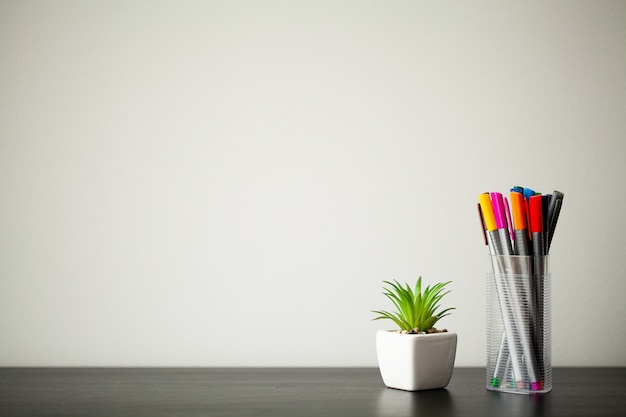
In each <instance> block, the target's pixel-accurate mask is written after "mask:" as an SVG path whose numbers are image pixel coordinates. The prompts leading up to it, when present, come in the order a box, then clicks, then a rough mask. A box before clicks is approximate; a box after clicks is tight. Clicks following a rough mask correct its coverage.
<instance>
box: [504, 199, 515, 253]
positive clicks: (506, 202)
mask: <svg viewBox="0 0 626 417" xmlns="http://www.w3.org/2000/svg"><path fill="white" fill-rule="evenodd" d="M504 211H505V212H506V222H507V224H508V225H509V234H510V235H511V241H513V243H515V233H513V220H512V219H511V210H510V208H509V200H507V199H506V197H504Z"/></svg>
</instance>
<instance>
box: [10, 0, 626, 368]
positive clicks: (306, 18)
mask: <svg viewBox="0 0 626 417" xmlns="http://www.w3.org/2000/svg"><path fill="white" fill-rule="evenodd" d="M625 22H626V2H622V1H615V2H611V1H587V2H581V1H553V2H543V1H537V2H518V3H515V4H511V3H506V4H502V3H501V2H465V1H459V2H426V1H362V0H355V1H299V2H294V1H288V0H285V1H278V0H271V1H221V2H218V1H212V2H206V1H196V2H194V1H180V2H179V1H126V0H123V1H122V0H120V1H54V2H52V1H35V2H33V1H6V0H2V1H0V365H2V366H21V365H44V366H49V365H50V366H57V365H58V366H63V365H71V366H73V365H87V366H89V365H97V366H109V365H121V366H152V365H162V366H178V365H183V366H376V357H375V347H374V333H375V330H376V329H380V328H386V327H390V325H389V324H386V323H384V322H372V321H371V319H372V318H373V317H374V315H373V314H372V313H371V312H370V310H372V309H379V308H390V307H391V306H390V305H389V304H388V302H387V301H386V299H385V298H384V297H383V295H382V294H381V285H382V283H381V281H382V280H383V279H392V278H396V279H398V280H401V281H409V280H414V279H416V278H417V277H418V276H419V275H422V276H423V277H424V279H425V280H426V281H427V282H430V283H432V282H435V281H440V280H453V284H452V285H451V289H452V293H451V294H450V296H449V298H448V300H447V301H448V303H447V304H448V305H452V306H456V307H457V310H456V311H455V312H454V313H453V315H452V316H450V317H447V318H445V319H444V320H442V322H441V325H442V326H444V327H447V328H449V329H451V330H455V331H457V332H458V333H459V338H460V340H459V347H458V356H457V365H459V366H468V365H472V366H479V365H483V364H484V358H485V353H484V351H485V343H484V338H485V308H484V304H485V295H484V293H485V282H484V274H485V265H486V264H485V254H486V248H485V247H484V246H483V245H482V240H481V236H480V232H479V225H478V219H477V214H476V208H475V204H476V202H477V196H478V194H479V193H481V192H483V191H502V192H506V191H507V190H508V189H509V188H510V187H511V186H513V185H517V184H519V185H524V186H529V187H533V188H535V189H537V190H539V191H543V192H552V191H553V190H554V189H558V190H561V191H563V192H564V193H565V206H564V209H563V212H562V214H561V219H560V223H559V227H558V230H557V233H556V236H555V238H554V241H553V246H552V251H551V254H552V258H553V259H552V261H553V279H554V281H553V315H552V322H553V363H554V364H555V365H620V366H624V365H626V354H625V353H624V348H623V347H624V345H626V333H625V332H626V330H625V323H624V317H625V316H626V314H625V313H626V311H625V308H624V294H625V293H626V284H625V283H626V261H625V259H626V257H625V256H624V241H626V228H625V225H626V221H625V219H624V209H625V208H626V199H625V195H626V193H625V190H626V168H625V164H624V159H625V156H626V135H625V134H626V24H625Z"/></svg>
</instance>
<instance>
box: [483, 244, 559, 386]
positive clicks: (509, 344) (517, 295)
mask: <svg viewBox="0 0 626 417" xmlns="http://www.w3.org/2000/svg"><path fill="white" fill-rule="evenodd" d="M551 278H552V277H551V273H550V262H549V256H547V255H546V256H540V257H532V256H499V255H491V256H490V257H489V267H488V272H487V275H486V279H487V282H486V288H487V367H486V368H487V375H486V386H487V389H488V390H491V391H501V392H510V393H516V394H543V393H546V392H549V391H550V390H551V389H552V359H551V348H552V341H551V309H550V308H551V301H550V300H551V285H552V284H551Z"/></svg>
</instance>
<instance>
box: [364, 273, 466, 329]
mask: <svg viewBox="0 0 626 417" xmlns="http://www.w3.org/2000/svg"><path fill="white" fill-rule="evenodd" d="M451 282H452V281H447V282H440V283H437V284H435V285H433V286H432V287H431V286H426V288H424V289H423V290H422V277H419V278H418V279H417V282H416V283H415V285H414V286H413V287H411V286H410V285H409V284H406V283H405V284H404V285H403V284H400V283H399V282H398V281H397V280H395V279H394V280H393V282H392V281H383V283H384V284H386V285H387V286H386V287H385V286H384V287H383V294H384V295H385V296H386V297H387V298H388V299H389V300H391V302H392V303H393V305H394V307H395V308H396V311H395V312H388V311H385V310H373V311H372V312H373V313H376V314H378V316H377V317H376V318H374V320H381V319H387V320H391V321H393V322H394V323H395V324H396V325H397V326H398V327H400V329H402V330H407V331H410V330H412V329H414V328H416V327H417V328H419V329H420V331H428V330H430V329H432V328H433V327H434V325H435V323H437V322H438V321H439V320H440V319H441V318H443V317H445V316H448V315H450V311H452V310H454V309H455V308H454V307H449V308H446V309H443V310H441V309H440V307H439V303H440V301H441V300H442V299H443V298H444V297H445V296H446V295H447V294H448V293H450V291H449V290H448V291H444V290H445V288H446V286H447V285H448V284H450V283H451Z"/></svg>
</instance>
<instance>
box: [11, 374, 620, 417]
mask: <svg viewBox="0 0 626 417" xmlns="http://www.w3.org/2000/svg"><path fill="white" fill-rule="evenodd" d="M484 380H485V370H484V369H483V368H456V369H455V370H454V374H453V375H452V380H451V381H450V385H448V387H447V388H446V389H441V390H432V391H421V392H405V391H398V390H394V389H389V388H385V387H384V385H383V383H382V380H381V378H380V374H379V373H378V369H376V368H0V416H133V417H140V416H152V417H154V416H237V417H244V416H272V417H280V416H338V417H345V416H359V417H364V416H395V417H401V416H430V417H433V416H446V417H451V416H465V417H468V416H480V417H485V416H505V417H516V416H567V417H576V416H594V417H601V416H606V417H609V416H626V368H555V369H554V370H553V381H554V382H553V389H552V392H550V393H549V394H544V395H531V396H529V395H517V394H502V393H494V392H491V391H487V390H486V389H485V388H484V386H485V382H484Z"/></svg>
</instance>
